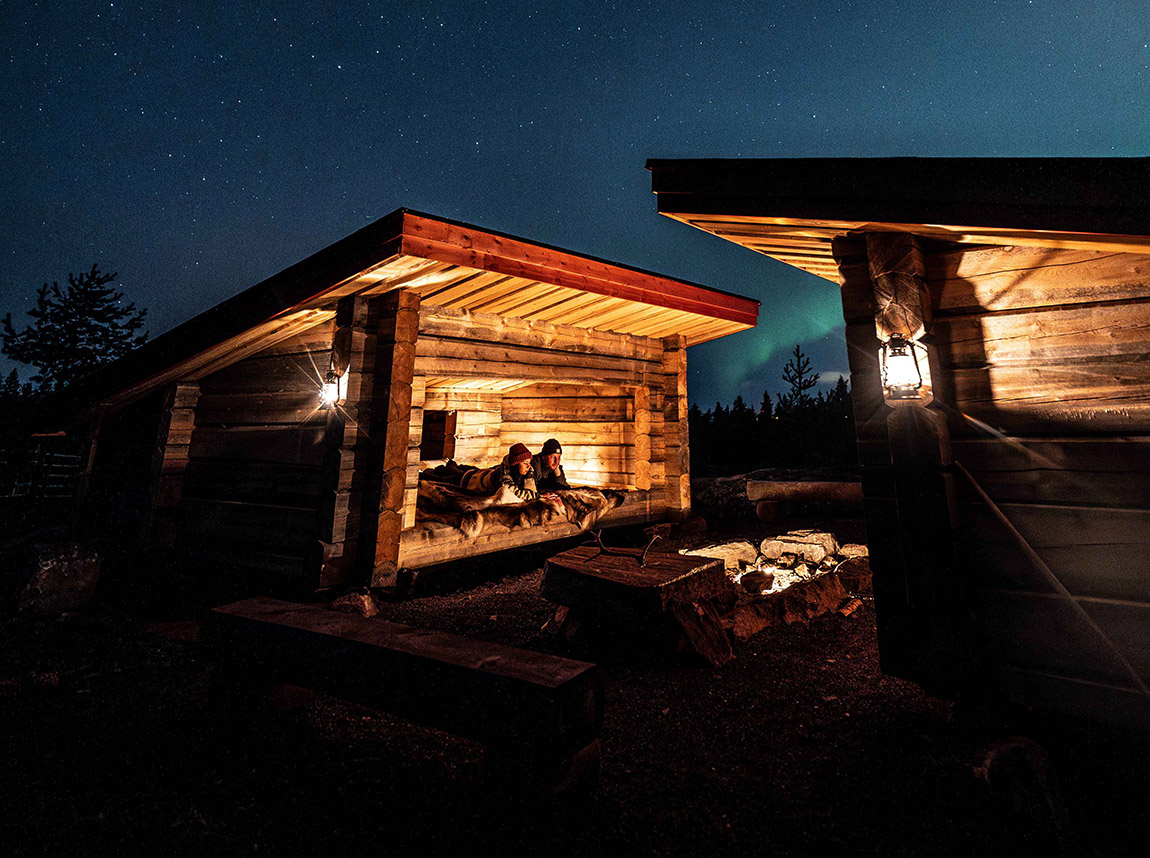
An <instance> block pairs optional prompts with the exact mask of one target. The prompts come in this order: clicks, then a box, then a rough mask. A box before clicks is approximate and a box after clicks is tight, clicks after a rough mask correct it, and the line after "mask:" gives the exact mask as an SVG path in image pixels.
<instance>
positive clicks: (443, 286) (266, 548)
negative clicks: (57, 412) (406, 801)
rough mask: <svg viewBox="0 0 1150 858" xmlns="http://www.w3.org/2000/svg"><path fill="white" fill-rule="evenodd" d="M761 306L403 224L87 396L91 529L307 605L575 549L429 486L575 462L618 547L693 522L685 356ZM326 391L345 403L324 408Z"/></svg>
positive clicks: (301, 266) (93, 385)
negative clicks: (451, 512)
mask: <svg viewBox="0 0 1150 858" xmlns="http://www.w3.org/2000/svg"><path fill="white" fill-rule="evenodd" d="M757 313H758V302H756V301H752V300H748V299H746V298H741V297H739V296H736V295H730V294H726V293H723V292H718V291H715V290H713V289H708V288H705V287H703V286H698V285H695V284H692V283H685V282H682V281H678V280H672V279H670V278H666V277H661V276H659V275H656V274H652V273H649V272H646V271H640V270H636V269H633V268H627V267H624V266H621V265H615V264H612V263H609V262H604V261H601V260H598V259H593V258H590V257H587V256H582V255H579V254H575V253H570V252H568V251H564V250H559V249H557V248H554V247H548V246H544V245H540V244H536V243H533V242H530V241H526V240H523V239H519V238H514V237H512V236H508V235H502V234H499V233H494V232H490V231H487V230H483V229H479V228H477V227H474V226H469V225H467V224H462V223H456V222H453V221H448V220H444V219H441V218H436V217H432V216H429V215H425V214H420V213H418V212H413V211H408V210H403V209H401V210H398V211H396V212H394V213H393V214H391V215H389V216H387V217H385V218H383V219H381V220H380V221H377V222H376V223H373V224H372V225H370V226H368V227H366V228H364V229H362V230H360V231H359V232H357V233H355V234H354V235H351V236H349V237H348V238H345V239H343V240H342V241H339V242H337V243H336V244H334V245H332V246H331V247H328V248H327V249H325V250H322V251H320V252H319V253H316V254H314V255H313V256H310V257H308V258H307V259H305V260H303V261H302V262H300V263H298V264H296V265H293V266H292V267H291V268H288V269H286V270H285V271H283V272H281V273H279V274H277V275H275V276H274V277H271V278H269V279H268V280H265V281H264V282H262V283H260V284H258V285H256V286H253V287H251V288H250V289H248V290H246V291H244V292H241V293H240V294H238V295H236V296H235V297H234V298H231V299H229V300H227V301H225V302H224V303H222V304H220V305H219V306H217V307H214V308H213V309H211V310H208V311H207V312H205V313H202V314H201V315H199V316H197V317H196V318H194V319H192V320H190V321H188V322H186V323H184V324H182V325H180V326H179V327H177V328H175V329H173V330H172V331H170V332H168V333H166V334H164V335H162V336H160V337H157V338H156V339H155V340H154V341H152V342H150V343H148V344H146V345H145V346H144V347H142V348H141V349H139V350H137V351H136V352H134V353H132V354H131V355H129V356H127V357H126V358H124V359H122V360H120V361H118V362H117V363H115V364H112V365H110V366H109V367H107V368H106V369H105V370H103V371H101V372H100V373H98V374H97V375H96V376H95V377H93V378H92V379H90V380H89V381H88V383H86V384H85V385H83V386H82V387H81V388H80V389H79V390H78V391H77V392H76V396H77V397H79V399H78V400H75V401H74V409H73V410H74V411H76V410H82V413H83V415H84V417H85V418H86V419H87V423H88V427H89V433H90V435H91V437H92V438H93V441H94V443H93V444H92V447H91V454H90V455H89V458H88V467H87V471H86V487H85V497H84V502H83V509H84V512H85V517H86V519H87V523H88V526H89V528H90V529H93V530H95V531H97V532H99V533H101V534H104V535H117V536H119V537H120V538H121V539H123V540H127V541H129V542H131V541H136V542H137V543H151V544H153V545H155V544H158V545H161V546H172V547H176V548H179V549H181V550H183V551H186V552H187V553H189V554H190V555H192V556H193V557H195V558H198V559H200V560H202V561H203V562H204V564H205V570H207V568H208V564H211V568H213V569H220V570H240V571H246V572H248V573H252V574H254V575H257V576H260V577H265V578H266V577H270V578H271V579H273V580H275V581H278V582H279V583H280V584H281V585H283V584H284V583H289V584H291V585H294V587H296V588H303V589H306V588H310V587H315V586H317V585H319V584H321V583H347V582H353V583H364V584H368V583H370V584H371V585H373V586H387V585H389V584H392V583H394V582H395V580H396V574H397V571H398V570H399V569H401V568H403V567H407V568H418V567H423V566H427V565H431V564H437V563H441V562H444V561H447V560H453V559H457V558H461V557H467V556H471V555H476V554H481V553H485V552H491V551H497V550H500V549H504V548H509V547H514V546H520V545H524V544H528V543H533V542H540V541H545V540H551V539H557V538H560V537H564V536H569V535H572V534H574V533H577V532H578V530H579V528H578V526H577V525H576V524H574V523H571V522H570V521H560V522H552V523H548V524H541V525H537V526H524V527H516V526H511V527H506V526H505V527H492V528H490V529H489V530H485V531H484V532H483V533H480V534H479V535H477V536H472V537H468V536H465V535H464V534H463V533H461V532H460V530H459V529H458V528H453V527H450V526H449V525H445V524H442V523H438V522H425V521H421V520H420V518H419V516H418V515H417V506H416V504H417V494H418V479H419V474H420V472H421V470H422V469H425V468H428V467H432V466H435V465H437V464H440V463H442V462H444V461H445V460H448V459H455V460H456V461H458V462H460V463H469V464H474V465H479V466H487V465H493V464H497V463H498V462H499V461H500V459H501V457H502V456H503V455H504V453H505V452H506V451H507V448H508V446H509V445H510V444H512V443H515V442H523V443H525V444H527V445H528V446H529V447H530V448H531V449H532V450H533V451H538V450H539V448H540V447H541V445H542V443H543V441H544V440H546V439H547V438H552V437H554V438H557V439H558V440H559V441H560V442H561V443H562V445H563V450H564V456H563V462H564V466H565V468H566V472H567V475H568V479H569V480H570V481H571V482H572V483H578V484H582V485H589V486H596V487H607V488H614V489H617V490H620V491H621V492H622V493H623V494H624V502H623V505H622V506H620V507H619V508H617V509H613V510H611V511H610V512H608V513H607V514H606V516H605V517H604V519H603V523H604V524H612V523H631V522H646V521H654V520H662V519H664V518H668V517H670V518H677V517H681V516H683V515H685V514H687V513H688V512H689V510H690V503H691V501H690V487H689V465H688V439H687V401H686V393H687V390H686V348H687V347H688V346H690V345H692V344H694V343H699V342H704V341H706V340H710V339H713V338H715V337H719V336H723V335H725V334H730V333H734V332H736V331H741V330H744V329H747V328H749V327H753V326H754V324H755V320H756V317H757ZM329 374H330V375H331V378H332V379H333V380H335V381H336V386H337V388H338V396H339V399H340V401H339V403H338V404H337V405H335V406H333V407H328V408H324V407H321V403H320V398H319V392H320V388H321V386H322V384H323V383H324V381H325V379H327V378H328V376H329Z"/></svg>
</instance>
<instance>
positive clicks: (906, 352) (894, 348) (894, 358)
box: [881, 334, 922, 400]
mask: <svg viewBox="0 0 1150 858" xmlns="http://www.w3.org/2000/svg"><path fill="white" fill-rule="evenodd" d="M916 348H920V347H919V346H918V344H917V343H915V342H914V340H908V339H907V338H906V337H904V336H903V335H902V334H891V335H890V339H889V340H887V341H886V342H884V343H883V344H882V354H881V360H882V386H883V389H884V391H885V393H886V398H887V399H894V400H899V399H918V398H919V394H918V391H919V388H921V387H922V371H921V370H920V369H919V367H918V356H917V355H916V354H915V350H916Z"/></svg>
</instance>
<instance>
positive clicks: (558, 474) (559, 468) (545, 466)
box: [531, 438, 571, 493]
mask: <svg viewBox="0 0 1150 858" xmlns="http://www.w3.org/2000/svg"><path fill="white" fill-rule="evenodd" d="M562 457H563V447H562V446H560V444H559V442H558V441H557V440H555V439H554V438H548V439H547V440H546V441H544V442H543V450H542V451H541V452H539V453H536V454H535V455H534V456H533V457H532V458H531V472H532V474H534V476H535V488H536V489H537V490H538V491H539V492H540V493H543V492H553V491H555V490H556V489H569V488H571V486H570V485H569V484H568V483H567V475H566V474H565V473H563V465H561V464H560V459H561V458H562Z"/></svg>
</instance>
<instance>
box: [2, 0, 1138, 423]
mask: <svg viewBox="0 0 1150 858" xmlns="http://www.w3.org/2000/svg"><path fill="white" fill-rule="evenodd" d="M0 62H2V63H3V65H2V66H0V68H2V75H3V86H2V87H0V102H2V109H0V116H2V119H0V152H2V153H3V161H4V164H3V171H2V179H0V181H2V183H3V185H2V192H3V207H2V214H0V219H2V220H0V251H2V253H3V262H4V265H3V276H2V277H0V289H2V298H0V315H2V314H3V313H5V312H8V311H13V313H14V315H15V316H16V318H17V320H18V321H19V322H21V323H22V322H23V321H24V317H23V315H22V311H23V310H24V309H25V308H27V307H28V306H30V305H31V303H32V300H33V297H34V293H35V289H36V287H38V286H39V285H40V284H41V283H42V282H43V281H45V280H53V279H58V280H61V281H63V280H64V278H65V276H66V274H67V272H68V271H80V270H84V269H87V268H89V267H90V266H91V265H92V263H93V262H97V263H99V264H100V266H101V267H102V268H104V269H105V270H115V271H118V272H119V274H120V277H119V285H120V288H122V289H123V290H124V291H125V292H126V293H127V295H128V297H129V298H131V299H133V300H135V301H136V302H137V304H140V305H143V306H146V307H148V308H149V323H150V325H149V327H150V329H151V331H152V334H153V336H154V335H156V334H158V333H161V332H163V331H164V330H167V329H168V328H170V327H172V326H173V325H175V324H177V323H179V322H181V321H183V320H185V319H187V318H189V317H190V316H192V315H193V314H195V313H197V312H200V311H202V310H205V309H207V308H208V307H211V306H213V305H215V304H217V303H219V302H220V301H221V300H223V299H225V298H227V297H229V296H230V295H233V294H235V293H236V292H238V291H240V290H241V289H244V288H246V287H248V286H250V285H253V284H254V283H256V282H258V281H260V280H262V279H263V278H265V277H268V276H269V275H271V274H274V273H276V272H277V271H280V270H282V269H283V268H285V267H287V266H288V265H290V264H292V263H294V262H296V261H298V260H300V259H302V258H303V257H305V256H306V255H308V254H310V253H312V252H314V251H316V250H319V249H321V248H323V247H325V246H327V245H329V244H331V243H332V242H334V241H336V240H338V239H340V238H342V237H343V236H345V235H348V234H349V233H351V232H353V231H355V230H356V229H358V228H360V227H362V226H363V225H365V224H367V223H369V222H370V221H372V220H375V219H376V218H379V217H382V216H383V215H385V214H387V213H388V212H390V211H392V210H393V209H395V208H398V207H400V206H407V207H410V208H415V209H420V210H423V211H426V212H429V213H432V214H436V215H440V216H444V217H448V218H453V219H458V220H463V221H467V222H470V223H474V224H476V225H478V226H481V227H485V228H488V229H494V230H498V231H503V232H509V233H512V234H515V235H520V236H523V237H525V238H528V239H532V240H536V241H541V242H544V243H548V244H554V245H558V246H560V247H563V248H567V249H570V250H574V251H577V252H581V253H587V254H591V255H593V256H599V257H603V258H605V259H609V260H613V261H616V262H621V263H624V264H628V265H634V266H639V267H642V268H648V269H651V270H654V271H657V272H659V273H662V274H666V275H669V276H673V277H680V278H684V279H687V280H692V281H695V282H698V283H703V284H705V285H709V286H713V287H716V288H718V289H723V290H728V291H732V292H737V293H740V294H743V295H747V296H749V297H753V298H757V299H759V300H761V301H762V309H761V315H760V322H759V326H758V329H757V330H755V331H751V332H746V333H743V334H738V335H736V336H732V337H727V338H724V339H721V340H718V341H716V342H714V343H710V344H706V345H703V346H699V347H695V348H692V349H691V350H690V352H689V362H690V367H691V375H690V395H691V398H692V401H695V402H697V403H699V404H700V405H701V406H702V407H703V408H706V407H708V406H709V405H712V404H713V403H714V402H715V401H716V400H722V401H724V402H730V401H731V400H732V399H733V398H734V396H735V395H736V394H741V395H742V396H743V397H744V399H746V400H748V402H750V403H752V404H755V405H757V404H758V403H759V401H760V400H761V398H762V392H763V389H764V387H765V388H768V389H770V390H771V391H772V393H775V392H778V391H779V390H780V388H781V383H780V381H779V374H780V370H781V367H782V365H783V364H784V363H785V361H786V359H787V356H788V353H789V351H790V350H791V348H792V347H793V346H794V344H795V343H796V342H802V343H803V344H804V349H805V351H806V352H807V353H808V354H809V355H810V356H811V357H812V361H813V364H814V369H816V370H818V371H819V372H821V373H822V374H823V378H824V380H828V381H833V380H834V379H836V378H837V377H838V374H839V373H840V372H844V373H845V372H846V349H845V345H844V344H843V340H842V321H841V319H842V317H841V307H840V305H839V301H838V295H837V290H836V289H835V287H834V286H833V285H832V284H830V283H828V282H826V281H823V280H820V279H818V278H815V277H813V276H811V275H807V274H804V273H802V272H799V271H797V270H795V269H792V268H790V267H788V266H785V265H783V264H781V263H778V262H775V261H773V260H768V259H766V258H764V257H759V256H756V255H754V254H752V253H751V252H749V251H747V250H744V249H742V248H739V247H736V246H735V245H733V244H728V243H726V242H723V241H721V240H720V239H718V238H715V237H713V236H709V235H706V234H704V233H701V232H697V231H695V230H692V229H690V228H688V227H686V226H682V225H680V224H677V223H674V222H672V221H670V220H669V219H667V218H662V217H660V216H659V215H657V214H656V211H655V198H654V196H652V194H651V193H650V175H649V174H648V173H647V172H646V171H645V170H644V169H643V165H644V163H645V161H646V159H648V158H692V157H738V156H745V157H792V156H793V157H810V156H890V155H918V156H948V155H949V156H956V155H957V156H963V155H966V156H996V155H998V156H1005V155H1032V156H1136V155H1147V154H1150V72H1148V70H1147V69H1148V66H1147V64H1148V62H1150V4H1147V3H1145V2H1143V0H1111V2H1105V1H1104V0H1102V1H1101V2H1066V0H1059V2H1046V0H1003V1H1002V2H994V0H967V2H962V3H957V2H956V3H930V2H923V0H914V2H900V1H899V0H895V2H882V3H877V2H856V3H852V2H841V0H840V2H823V0H802V2H773V3H767V2H762V0H756V2H745V3H744V2H718V3H707V2H698V0H695V2H686V3H684V2H660V3H636V2H629V3H587V2H555V0H548V2H541V3H528V2H499V1H498V0H493V2H455V3H430V2H400V0H397V2H391V3H379V4H372V3H338V4H337V3H328V2H316V3H307V4H304V3H296V4H293V3H273V2H244V0H232V2H228V3H219V4H216V3H198V2H188V3H184V4H177V3H166V2H155V0H153V2H148V3H134V2H115V3H110V2H104V3H87V2H68V3H59V2H51V3H30V2H19V0H0ZM10 366H11V365H10V364H7V363H5V364H4V371H5V372H7V369H8V368H10ZM30 374H31V372H30V371H29V370H25V369H22V377H23V378H26V377H27V376H28V375H30Z"/></svg>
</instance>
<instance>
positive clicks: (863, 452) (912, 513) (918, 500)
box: [833, 233, 964, 695]
mask: <svg viewBox="0 0 1150 858" xmlns="http://www.w3.org/2000/svg"><path fill="white" fill-rule="evenodd" d="M833 252H834V255H835V259H836V261H837V262H838V264H839V272H840V275H841V277H842V280H843V290H842V298H843V315H844V317H845V319H846V323H847V329H846V335H847V345H848V359H849V361H850V368H851V387H852V391H851V393H852V400H853V404H854V411H855V427H856V433H857V436H858V451H859V463H860V465H861V468H862V481H863V492H864V495H865V509H866V516H867V531H868V542H869V545H870V557H871V566H872V569H873V571H874V589H875V611H876V614H877V617H878V629H879V654H880V657H881V659H882V664H883V670H884V671H886V672H888V673H892V674H894V675H897V676H903V677H905V678H910V679H914V680H916V681H918V682H920V683H921V684H923V685H924V687H927V688H928V689H933V690H934V693H939V694H944V695H945V694H947V693H948V690H949V691H953V689H954V688H955V687H956V685H957V683H958V682H959V681H960V678H959V673H960V671H961V670H962V669H963V667H964V665H963V653H962V650H963V647H964V644H963V640H962V638H963V634H962V629H961V626H962V619H961V617H962V614H963V599H962V598H961V593H960V589H961V588H960V583H961V582H960V578H959V575H958V570H957V563H956V559H955V556H954V549H953V539H952V526H953V522H954V512H953V501H952V494H953V493H952V491H951V489H950V477H949V474H948V471H949V468H950V465H951V457H950V436H949V431H948V428H947V422H946V419H945V417H944V415H943V413H942V412H941V411H940V410H939V406H940V405H941V403H939V402H938V401H937V394H938V391H937V390H936V389H935V388H934V387H933V386H932V383H931V380H932V379H934V378H938V377H939V376H940V374H939V373H938V371H937V358H936V356H935V355H933V354H932V352H933V349H929V348H927V349H926V352H927V359H926V360H922V361H920V363H921V369H922V376H923V385H922V388H920V390H919V391H918V397H917V398H911V399H905V400H892V399H890V398H888V397H887V396H886V391H885V390H884V388H883V379H882V373H881V368H880V358H879V356H880V352H881V348H882V343H883V342H885V341H886V340H887V339H889V338H890V336H891V335H892V334H899V335H901V336H903V337H905V338H906V339H908V340H919V339H922V338H925V339H926V340H927V341H929V334H930V321H931V307H930V299H929V295H928V292H927V286H926V281H925V279H924V271H925V266H924V264H923V260H922V254H921V250H920V247H919V243H918V240H917V238H916V237H915V236H913V235H907V234H901V233H867V234H866V235H865V236H847V237H844V238H841V239H839V240H837V241H836V242H835V244H834V246H833ZM920 351H921V347H920ZM932 363H933V366H932V365H931V364H932ZM928 406H931V407H928Z"/></svg>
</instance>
